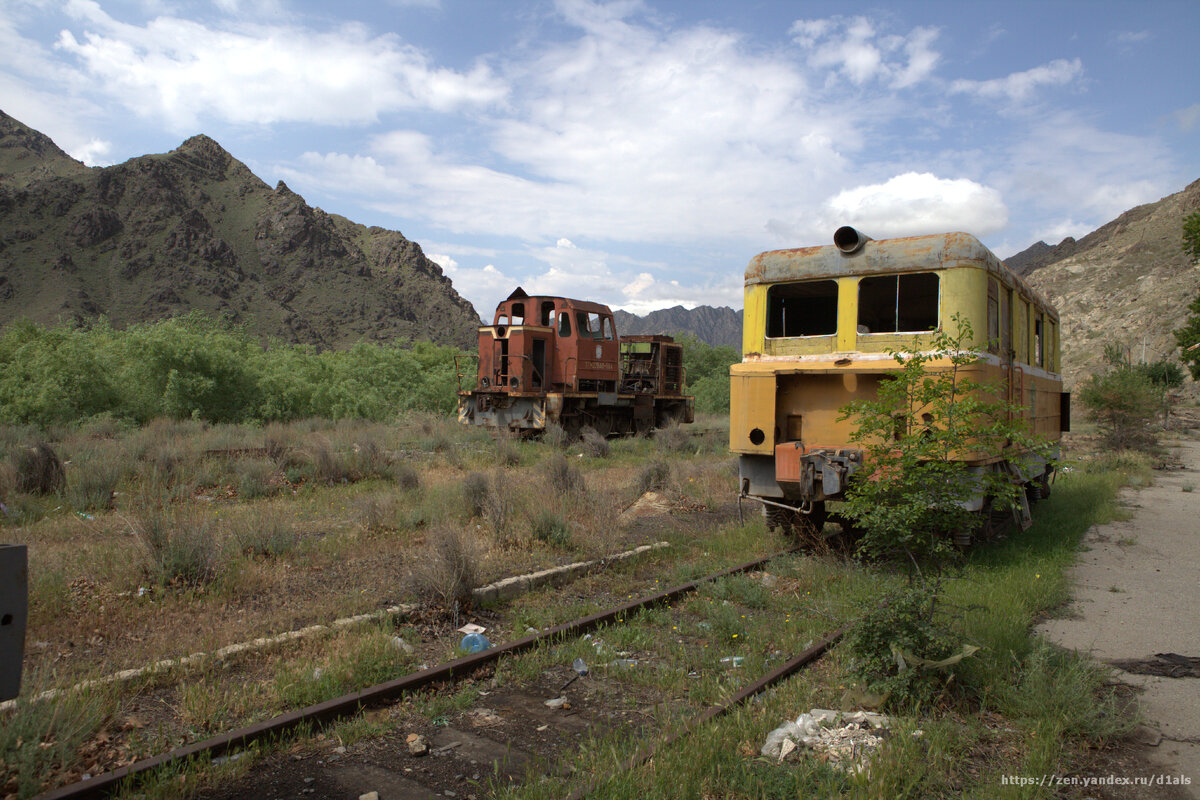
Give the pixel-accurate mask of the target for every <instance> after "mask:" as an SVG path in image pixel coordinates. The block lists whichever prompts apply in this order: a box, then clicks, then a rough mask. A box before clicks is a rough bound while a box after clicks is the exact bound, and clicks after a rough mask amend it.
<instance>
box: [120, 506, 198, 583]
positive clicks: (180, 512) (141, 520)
mask: <svg viewBox="0 0 1200 800" xmlns="http://www.w3.org/2000/svg"><path fill="white" fill-rule="evenodd" d="M129 527H130V528H131V529H132V531H133V533H134V535H135V536H136V537H137V539H138V541H139V542H140V543H141V545H142V549H143V551H144V552H145V554H146V559H147V567H148V572H149V573H150V575H151V577H154V578H157V579H158V580H160V581H161V582H162V583H164V584H170V585H182V586H203V585H205V584H208V583H211V582H212V581H213V580H215V579H216V577H217V574H218V571H219V568H220V547H219V546H218V544H217V537H216V520H215V518H214V517H212V516H211V515H206V514H203V513H201V512H200V511H199V510H197V509H194V508H188V507H179V508H172V507H171V506H170V505H169V504H168V503H167V502H166V500H165V498H161V497H158V498H149V499H146V498H143V499H142V501H141V502H140V503H139V504H138V506H137V508H136V509H135V510H134V511H133V513H132V515H131V516H130V519H129Z"/></svg>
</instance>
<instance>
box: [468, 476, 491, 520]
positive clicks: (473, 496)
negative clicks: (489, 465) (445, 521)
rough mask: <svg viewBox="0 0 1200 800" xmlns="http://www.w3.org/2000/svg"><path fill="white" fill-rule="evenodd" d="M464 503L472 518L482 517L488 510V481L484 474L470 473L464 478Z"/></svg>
mask: <svg viewBox="0 0 1200 800" xmlns="http://www.w3.org/2000/svg"><path fill="white" fill-rule="evenodd" d="M462 488H463V501H464V502H465V503H466V506H467V508H468V509H470V511H471V516H472V517H482V516H483V512H484V509H485V508H487V497H488V491H489V489H488V479H487V475H484V474H483V473H482V472H472V473H469V474H468V475H467V476H466V477H465V478H463V486H462Z"/></svg>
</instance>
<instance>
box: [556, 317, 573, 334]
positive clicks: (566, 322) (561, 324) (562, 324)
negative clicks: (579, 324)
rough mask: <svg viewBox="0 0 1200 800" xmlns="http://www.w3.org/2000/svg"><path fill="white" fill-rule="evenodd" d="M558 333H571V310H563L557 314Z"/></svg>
mask: <svg viewBox="0 0 1200 800" xmlns="http://www.w3.org/2000/svg"><path fill="white" fill-rule="evenodd" d="M558 335H559V336H570V335H571V312H570V311H563V312H561V313H560V314H559V315H558Z"/></svg>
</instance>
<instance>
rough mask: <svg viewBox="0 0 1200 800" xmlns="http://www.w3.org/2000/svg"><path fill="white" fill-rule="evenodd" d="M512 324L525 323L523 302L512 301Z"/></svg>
mask: <svg viewBox="0 0 1200 800" xmlns="http://www.w3.org/2000/svg"><path fill="white" fill-rule="evenodd" d="M512 324H513V325H524V324H525V304H524V303H513V304H512Z"/></svg>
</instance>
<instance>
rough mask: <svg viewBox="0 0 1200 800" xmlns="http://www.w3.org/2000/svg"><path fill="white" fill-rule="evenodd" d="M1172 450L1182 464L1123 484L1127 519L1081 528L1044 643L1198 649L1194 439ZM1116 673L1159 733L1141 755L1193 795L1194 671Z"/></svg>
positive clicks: (1188, 652)
mask: <svg viewBox="0 0 1200 800" xmlns="http://www.w3.org/2000/svg"><path fill="white" fill-rule="evenodd" d="M1177 452H1178V455H1179V457H1180V459H1181V460H1182V462H1183V465H1184V468H1183V469H1173V470H1166V471H1163V472H1158V473H1155V479H1154V485H1153V486H1150V487H1147V488H1144V489H1140V490H1124V491H1122V493H1121V496H1120V499H1121V501H1122V502H1123V503H1125V504H1126V505H1127V506H1128V507H1129V508H1130V511H1131V512H1132V515H1131V518H1130V519H1128V520H1124V521H1121V522H1113V523H1109V524H1107V525H1098V526H1095V527H1093V528H1092V529H1091V530H1090V531H1088V533H1087V534H1086V535H1085V537H1084V540H1083V543H1084V545H1086V546H1087V548H1089V549H1087V550H1086V552H1082V553H1080V556H1079V561H1078V562H1077V563H1076V565H1075V567H1074V568H1073V569H1072V578H1073V580H1074V584H1075V589H1074V599H1073V601H1072V605H1071V613H1070V615H1069V616H1068V617H1066V618H1063V619H1052V620H1047V621H1046V622H1045V623H1043V624H1042V625H1040V626H1039V630H1040V632H1042V633H1043V634H1044V635H1045V636H1046V637H1047V638H1049V639H1050V640H1051V641H1054V642H1057V643H1058V644H1060V645H1062V646H1063V647H1069V648H1072V649H1074V650H1079V651H1083V652H1088V653H1091V654H1092V655H1093V656H1094V657H1095V658H1097V659H1098V660H1102V661H1117V660H1127V659H1128V660H1140V659H1153V657H1154V655H1155V654H1156V653H1178V654H1181V655H1185V656H1200V442H1197V441H1192V440H1184V441H1182V442H1181V443H1180V444H1179V447H1178V451H1177ZM1118 675H1119V677H1120V679H1121V680H1123V681H1126V682H1127V683H1129V684H1132V685H1135V686H1138V687H1141V689H1142V694H1141V696H1140V703H1141V709H1142V714H1143V717H1144V719H1145V722H1146V724H1147V725H1148V726H1149V727H1152V728H1157V729H1158V730H1159V731H1160V732H1161V733H1162V737H1163V738H1162V742H1161V743H1160V744H1159V745H1158V746H1157V747H1151V748H1148V749H1147V758H1148V760H1149V761H1150V762H1151V763H1152V764H1155V765H1157V766H1158V767H1160V768H1161V771H1162V774H1168V775H1180V774H1182V775H1185V776H1187V777H1189V778H1190V779H1191V784H1190V786H1188V787H1186V789H1187V791H1189V792H1190V793H1191V796H1192V797H1195V798H1197V800H1200V678H1194V677H1183V678H1169V677H1155V676H1149V675H1135V674H1131V673H1128V672H1123V671H1122V672H1119V673H1118Z"/></svg>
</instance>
